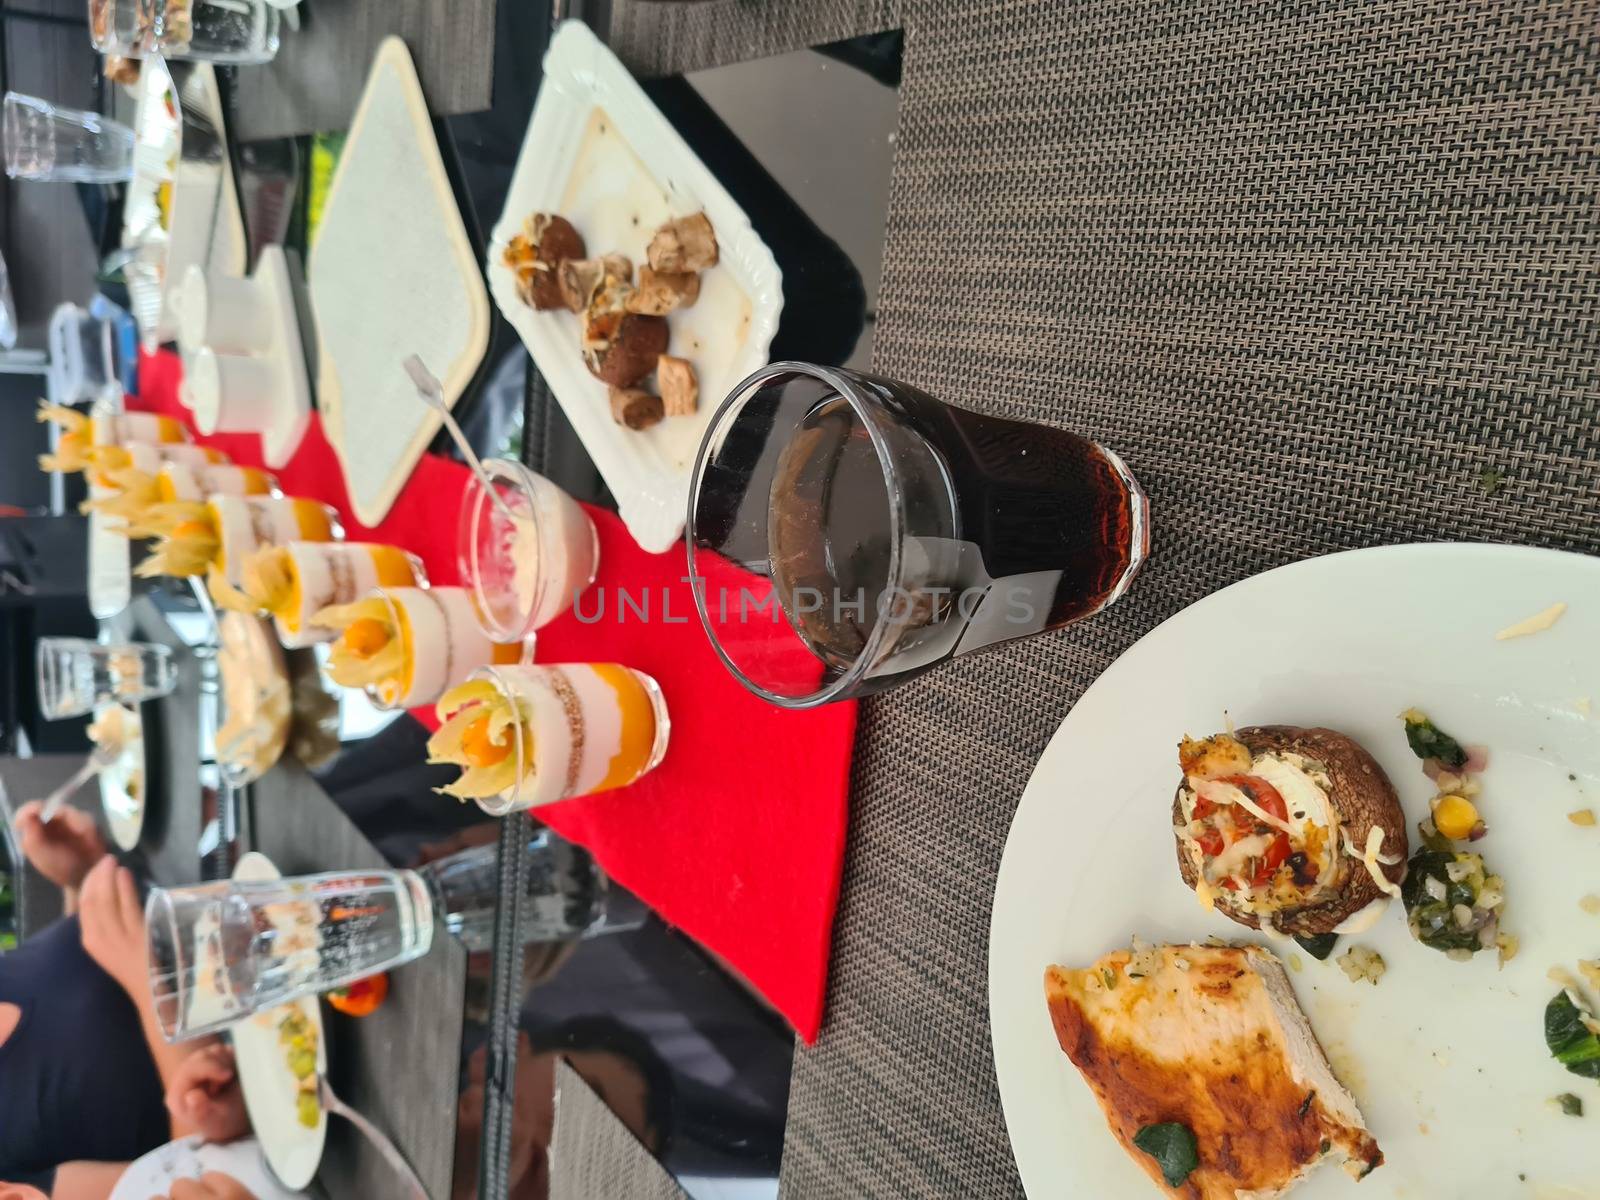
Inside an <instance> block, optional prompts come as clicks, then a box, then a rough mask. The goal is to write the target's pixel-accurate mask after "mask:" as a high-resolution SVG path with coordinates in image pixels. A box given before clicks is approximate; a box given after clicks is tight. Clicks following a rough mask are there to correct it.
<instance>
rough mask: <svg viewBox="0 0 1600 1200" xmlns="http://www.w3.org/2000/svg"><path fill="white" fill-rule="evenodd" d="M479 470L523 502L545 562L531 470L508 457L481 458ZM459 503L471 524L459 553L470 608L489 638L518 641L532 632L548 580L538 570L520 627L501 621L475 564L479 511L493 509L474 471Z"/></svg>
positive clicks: (543, 535)
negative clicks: (518, 496)
mask: <svg viewBox="0 0 1600 1200" xmlns="http://www.w3.org/2000/svg"><path fill="white" fill-rule="evenodd" d="M483 469H484V471H485V473H487V474H488V475H489V477H490V478H491V479H492V480H494V481H496V482H500V481H503V482H505V483H507V484H509V485H510V486H511V487H513V488H515V489H516V490H517V491H518V492H519V493H520V494H521V495H522V497H523V499H525V500H526V501H527V515H528V518H529V520H530V522H531V523H532V525H533V536H534V539H535V540H536V541H537V542H538V545H539V551H540V553H539V561H540V564H541V566H542V565H543V564H544V563H546V562H548V561H549V556H548V555H546V554H545V553H544V548H545V540H546V529H545V523H544V519H543V518H542V517H541V516H540V515H539V504H538V499H537V497H536V496H535V494H534V488H535V476H534V473H533V471H532V469H531V468H529V467H527V466H526V465H524V464H523V463H520V462H515V461H513V460H511V459H509V458H486V459H484V460H483ZM461 503H462V516H463V517H465V518H466V519H467V520H468V521H470V523H471V526H470V530H469V531H467V534H466V536H465V537H462V539H461V547H462V548H461V553H462V554H463V555H464V556H465V557H466V560H467V564H466V565H467V571H466V572H465V573H466V577H467V582H468V583H469V585H470V586H471V590H472V598H473V600H474V601H475V603H474V605H473V608H474V610H475V612H476V613H477V616H478V622H479V625H480V626H481V627H482V628H483V632H484V633H485V634H486V635H487V636H488V637H489V638H490V639H491V640H494V641H498V642H518V641H521V640H523V639H524V638H526V637H527V636H528V635H529V634H530V633H532V632H533V630H532V624H533V618H534V616H535V615H536V614H537V613H538V612H539V611H540V609H541V608H543V607H544V596H545V592H546V591H547V590H548V589H549V586H550V581H549V580H548V579H547V578H546V577H545V575H544V572H543V571H542V570H541V571H540V573H539V577H538V580H537V582H536V583H535V585H534V596H533V602H532V603H531V604H530V605H528V608H527V611H526V612H524V613H523V614H522V623H521V626H520V627H513V626H511V625H507V624H503V623H502V622H501V621H500V620H499V618H498V617H497V616H496V615H495V612H494V608H493V606H492V605H491V604H490V603H489V598H488V596H487V595H485V593H484V587H483V578H482V571H481V570H480V568H479V565H478V564H479V559H478V530H479V527H480V525H481V524H482V521H483V514H484V513H485V512H490V511H492V510H493V508H494V501H493V500H491V499H490V498H489V495H488V492H487V490H486V489H485V488H484V486H483V481H482V480H481V479H479V478H478V475H477V473H476V472H473V473H472V474H471V475H470V476H469V477H468V479H467V486H466V490H465V491H463V492H462V494H461Z"/></svg>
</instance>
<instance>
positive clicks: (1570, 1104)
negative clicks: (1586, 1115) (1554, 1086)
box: [1556, 1092, 1583, 1117]
mask: <svg viewBox="0 0 1600 1200" xmlns="http://www.w3.org/2000/svg"><path fill="white" fill-rule="evenodd" d="M1556 1103H1557V1104H1559V1105H1560V1106H1561V1111H1562V1112H1564V1113H1566V1114H1567V1116H1569V1117H1581V1116H1583V1101H1582V1100H1580V1099H1578V1097H1576V1096H1574V1095H1573V1094H1572V1093H1571V1092H1562V1093H1561V1095H1559V1096H1557V1097H1556Z"/></svg>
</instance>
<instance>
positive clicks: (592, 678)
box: [472, 663, 672, 817]
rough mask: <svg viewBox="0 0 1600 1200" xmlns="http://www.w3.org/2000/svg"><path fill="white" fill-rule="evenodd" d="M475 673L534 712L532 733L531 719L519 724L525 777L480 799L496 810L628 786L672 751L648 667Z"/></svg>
mask: <svg viewBox="0 0 1600 1200" xmlns="http://www.w3.org/2000/svg"><path fill="white" fill-rule="evenodd" d="M472 678H473V679H487V680H489V681H491V682H492V683H493V684H494V686H495V690H496V691H498V692H499V694H500V700H501V702H502V703H508V704H516V705H519V706H520V707H521V708H522V709H523V710H524V711H525V712H527V714H528V717H527V721H526V730H527V732H526V733H525V732H524V723H523V722H520V721H513V722H512V724H511V731H512V738H511V742H512V753H513V755H515V762H516V779H517V782H516V783H514V784H512V785H511V786H510V787H508V788H507V789H506V790H505V791H504V792H502V793H500V795H498V796H492V797H489V798H487V799H482V800H479V801H478V802H477V803H478V806H479V807H480V808H482V809H483V811H484V812H486V813H489V814H490V815H491V816H496V817H498V816H504V815H505V814H506V813H508V812H515V811H517V810H519V809H525V808H536V807H538V806H539V805H541V804H553V803H554V802H555V801H557V800H566V799H568V798H570V797H573V796H587V795H590V794H591V793H594V792H607V791H611V790H612V789H614V788H620V787H627V786H628V784H630V783H633V782H634V781H635V780H637V779H638V778H640V777H641V776H642V775H645V774H646V773H648V772H649V771H652V770H654V769H655V768H656V766H657V765H659V764H660V762H661V760H662V759H663V758H664V757H666V753H667V740H668V738H669V736H670V735H671V731H672V722H671V719H670V718H669V717H668V715H667V702H666V699H665V698H664V697H663V696H662V694H661V687H660V685H659V684H657V683H656V681H655V680H654V679H652V678H650V676H648V675H646V674H645V673H644V672H643V671H635V670H633V669H632V668H631V667H624V666H621V665H619V664H617V663H552V664H546V665H537V666H535V665H520V666H502V667H484V668H482V669H481V670H478V671H474V672H473V673H472ZM528 734H531V735H532V736H531V737H530V736H528Z"/></svg>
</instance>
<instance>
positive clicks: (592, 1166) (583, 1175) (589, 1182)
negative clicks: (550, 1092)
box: [550, 1059, 684, 1200]
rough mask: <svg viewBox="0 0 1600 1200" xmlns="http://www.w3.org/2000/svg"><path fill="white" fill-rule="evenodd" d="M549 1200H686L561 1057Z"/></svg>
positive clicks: (671, 1180) (557, 1074)
mask: <svg viewBox="0 0 1600 1200" xmlns="http://www.w3.org/2000/svg"><path fill="white" fill-rule="evenodd" d="M550 1200H684V1194H683V1189H682V1188H680V1187H679V1186H678V1185H677V1184H676V1183H674V1182H673V1179H672V1176H671V1175H668V1174H667V1172H666V1169H665V1168H664V1167H662V1165H661V1164H660V1163H658V1162H656V1160H655V1159H653V1158H652V1157H650V1154H649V1153H648V1152H647V1151H646V1150H645V1148H644V1147H643V1146H641V1145H640V1144H639V1141H638V1139H636V1138H635V1137H634V1136H633V1134H632V1132H631V1131H630V1130H629V1129H628V1127H627V1126H626V1125H624V1124H623V1123H622V1122H621V1121H620V1120H619V1119H618V1118H617V1116H616V1114H615V1113H613V1112H612V1111H611V1109H610V1108H608V1107H607V1106H606V1102H605V1101H604V1100H602V1099H601V1098H600V1097H599V1096H598V1095H597V1094H596V1093H595V1090H594V1089H593V1088H591V1087H590V1086H589V1085H588V1084H587V1083H585V1082H584V1078H583V1076H582V1075H579V1074H578V1073H577V1072H576V1071H574V1070H573V1069H572V1068H571V1067H569V1066H568V1065H567V1064H566V1061H565V1060H562V1059H558V1060H556V1119H555V1130H554V1133H553V1134H552V1135H551V1138H550Z"/></svg>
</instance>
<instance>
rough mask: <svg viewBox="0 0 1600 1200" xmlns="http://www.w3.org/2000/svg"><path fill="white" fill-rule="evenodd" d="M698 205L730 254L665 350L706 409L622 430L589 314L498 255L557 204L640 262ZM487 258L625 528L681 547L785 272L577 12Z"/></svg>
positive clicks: (599, 250)
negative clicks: (695, 476)
mask: <svg viewBox="0 0 1600 1200" xmlns="http://www.w3.org/2000/svg"><path fill="white" fill-rule="evenodd" d="M701 211H704V212H705V214H706V217H707V219H708V220H710V222H711V226H712V228H713V229H714V230H715V231H716V235H717V246H718V250H719V260H718V263H717V265H716V266H714V267H712V268H710V269H709V270H707V271H704V272H702V274H701V285H700V297H699V299H698V300H696V301H695V303H694V304H693V305H691V306H690V307H688V308H685V309H683V310H682V311H680V312H675V313H673V314H671V315H670V316H669V317H668V318H667V323H668V325H669V326H670V327H671V331H672V334H671V343H670V345H669V346H668V353H670V354H674V355H677V356H679V357H681V358H687V359H688V360H689V361H690V362H692V363H693V364H694V368H695V374H696V375H697V377H698V379H699V385H700V407H699V411H698V412H696V413H695V414H693V415H692V416H683V417H668V418H666V420H664V421H662V422H661V423H660V424H658V425H656V426H654V427H653V428H651V429H646V430H642V431H639V430H631V429H625V428H623V427H622V426H620V425H618V424H617V423H616V422H615V421H613V420H612V419H611V406H610V401H609V400H608V398H607V388H606V385H605V384H603V383H601V382H600V381H599V380H598V379H596V378H595V377H594V376H593V375H591V374H589V371H588V369H587V368H586V367H585V366H584V365H583V358H582V355H581V352H580V348H579V346H580V343H579V335H580V326H579V322H578V318H577V317H576V316H574V315H573V314H572V313H569V312H565V311H560V312H535V311H534V310H533V309H531V308H529V307H528V306H527V305H526V304H524V303H523V302H522V301H521V300H520V299H519V298H518V297H517V284H516V278H515V276H514V274H513V273H512V271H511V270H510V268H508V267H507V266H506V265H505V264H504V263H503V262H502V261H501V255H502V253H503V252H504V250H505V247H506V245H507V244H508V243H509V242H510V240H511V238H512V237H513V236H515V235H516V234H518V233H520V232H521V231H522V226H523V222H524V221H526V220H527V218H528V217H529V216H531V215H532V214H533V213H536V212H549V213H559V214H560V215H561V216H564V217H566V218H567V220H569V221H571V222H572V224H573V225H574V226H575V227H576V228H577V230H578V232H579V233H580V234H582V235H583V240H584V245H585V248H586V249H587V251H588V253H589V255H590V256H591V257H596V256H598V255H601V254H607V253H621V254H626V255H627V256H628V257H629V258H630V259H632V260H633V262H634V265H635V267H637V266H638V265H640V264H642V263H644V262H645V247H646V246H647V245H648V244H649V242H650V237H651V235H652V234H653V233H655V231H656V229H657V228H658V227H659V226H660V225H662V224H663V223H664V222H666V221H668V220H671V219H673V218H676V217H686V216H689V215H691V214H693V213H696V212H701ZM485 271H486V272H487V274H488V277H489V292H490V294H491V295H492V296H493V297H494V301H495V304H497V305H498V306H499V308H500V311H501V313H502V314H504V316H505V318H506V320H507V321H509V322H510V323H511V326H512V328H514V329H515V330H516V331H517V333H518V334H519V335H520V336H521V338H522V341H523V344H524V345H526V346H527V347H528V352H529V353H530V354H532V355H533V360H534V362H535V363H536V364H537V365H538V368H539V373H540V374H541V375H543V376H544V378H545V381H546V382H547V383H548V384H549V385H550V390H551V391H552V392H554V393H555V397H556V400H557V401H559V402H560V404H561V408H562V411H563V412H565V413H566V416H567V419H568V420H569V421H570V422H572V427H573V429H575V430H576V431H577V434H578V437H579V438H581V439H582V441H583V445H584V448H585V449H586V450H588V452H589V456H590V457H591V458H593V459H594V462H595V465H596V466H597V467H599V469H600V474H601V475H603V476H604V477H605V481H606V486H607V487H609V488H610V489H611V492H612V494H613V495H614V496H616V498H617V505H618V508H619V509H620V512H621V515H622V519H623V520H624V521H625V522H626V523H627V526H628V531H629V532H630V533H632V534H633V537H634V540H635V541H637V542H638V543H639V545H641V546H642V547H644V548H645V549H646V550H649V551H652V552H655V553H659V552H661V551H665V550H668V549H670V548H671V547H672V545H673V544H674V543H675V542H676V541H677V540H678V536H679V534H681V533H682V532H683V521H684V514H685V512H686V511H687V510H688V505H689V475H690V472H691V471H692V469H693V467H694V458H695V452H696V451H697V450H698V449H699V448H700V439H701V437H702V435H703V434H704V433H705V430H706V425H707V424H708V423H709V422H710V420H711V414H712V412H713V411H714V410H715V409H716V407H717V405H718V404H720V403H721V402H722V400H723V398H724V397H725V396H727V394H728V393H729V392H730V391H732V390H733V387H734V385H735V384H737V383H738V382H739V381H740V380H741V379H743V378H744V377H745V376H746V375H749V374H750V373H751V372H752V371H755V370H757V369H758V368H760V367H763V366H765V365H766V362H767V347H768V346H769V345H770V344H771V342H772V336H773V334H775V333H776V332H777V330H778V314H779V313H780V312H781V311H782V309H783V273H782V272H781V271H780V270H779V269H778V263H777V260H776V259H774V258H773V257H772V251H771V250H769V249H768V248H767V245H766V243H765V242H763V241H762V240H761V237H760V235H759V234H757V233H756V231H755V229H754V227H752V226H751V224H750V218H749V217H748V216H746V215H745V212H744V209H742V208H740V207H739V204H738V202H737V201H735V200H734V198H733V197H732V196H730V195H729V194H728V191H727V189H726V188H724V187H723V186H722V184H721V183H720V182H718V180H717V178H716V176H714V175H713V174H712V173H711V171H710V170H709V169H708V168H707V167H706V165H705V164H704V163H703V162H701V161H700V159H699V157H698V156H697V155H696V154H695V153H694V151H693V150H691V149H690V148H689V145H688V143H686V142H685V141H684V140H683V138H682V137H680V136H679V135H678V131H677V130H675V129H674V128H673V127H672V125H671V124H670V123H669V122H668V121H667V119H666V118H665V117H664V116H662V115H661V112H660V110H659V109H657V108H656V106H655V105H654V104H652V103H651V101H650V99H649V97H648V96H646V95H645V94H644V90H643V89H642V88H640V86H639V85H638V83H637V82H635V80H634V78H633V76H632V75H630V74H628V70H627V68H626V67H624V66H623V65H622V64H621V63H620V62H619V61H618V60H617V56H616V55H615V54H613V53H612V52H611V51H610V50H609V49H608V48H607V47H606V46H605V45H604V44H603V43H602V42H601V41H600V40H599V39H598V38H596V37H595V36H594V34H593V33H591V32H590V31H589V29H588V27H587V26H585V25H583V24H582V23H581V22H578V21H568V22H566V23H565V24H564V25H562V26H561V28H560V29H558V30H557V31H556V35H555V37H553V38H552V39H551V41H550V49H549V52H548V53H547V54H546V55H545V60H544V82H543V83H541V84H540V87H539V102H538V104H537V106H536V107H535V108H534V111H533V121H532V123H531V124H530V125H529V126H528V136H527V138H526V140H525V141H524V142H523V143H522V153H521V154H520V156H519V157H518V158H517V167H516V171H515V173H514V174H513V175H512V178H511V189H510V191H509V193H508V194H507V197H506V207H505V211H504V213H502V214H501V217H500V222H499V224H497V225H496V226H495V228H494V236H493V239H492V241H491V244H490V246H489V249H488V262H487V263H486V264H485Z"/></svg>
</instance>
